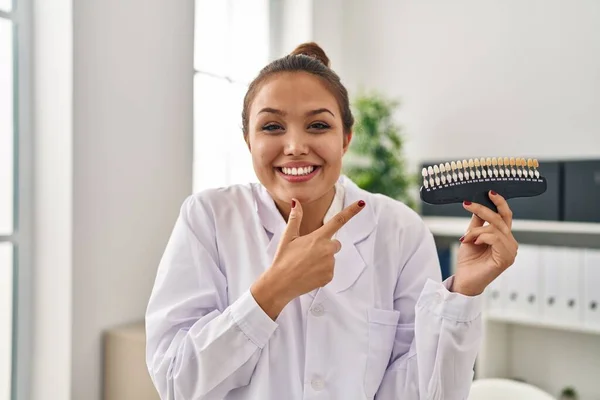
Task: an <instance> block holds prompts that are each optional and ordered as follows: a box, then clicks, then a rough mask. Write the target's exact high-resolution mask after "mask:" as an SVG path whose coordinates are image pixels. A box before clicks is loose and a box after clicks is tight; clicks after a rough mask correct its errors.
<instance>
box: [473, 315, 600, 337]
mask: <svg viewBox="0 0 600 400" xmlns="http://www.w3.org/2000/svg"><path fill="white" fill-rule="evenodd" d="M483 317H484V319H485V320H486V321H491V322H501V323H507V324H513V325H524V326H531V327H536V328H547V329H556V330H562V331H569V332H580V333H590V334H594V335H600V326H587V325H584V324H583V323H575V322H574V323H567V322H560V321H544V320H539V319H537V320H536V319H533V317H525V316H519V315H510V314H508V315H507V314H504V313H498V312H491V311H486V312H485V313H484V314H483Z"/></svg>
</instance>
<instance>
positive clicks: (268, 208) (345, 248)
mask: <svg viewBox="0 0 600 400" xmlns="http://www.w3.org/2000/svg"><path fill="white" fill-rule="evenodd" d="M339 182H340V183H341V184H342V185H343V186H344V192H345V196H344V201H343V207H342V208H345V207H347V206H349V205H350V204H352V203H354V202H356V201H358V200H361V199H364V200H366V201H367V208H366V209H364V210H363V211H361V212H360V213H358V215H356V216H355V217H354V218H352V219H351V220H350V221H348V222H347V223H346V224H345V225H344V226H343V227H342V228H341V229H340V230H339V231H338V233H337V236H336V237H335V238H336V239H337V240H339V241H340V243H341V244H342V249H341V250H340V251H339V252H338V253H337V254H336V255H335V271H334V276H333V279H332V280H331V282H329V283H328V284H327V285H326V286H325V288H327V289H328V290H330V291H333V292H334V293H339V292H342V291H344V290H346V289H348V288H349V287H350V286H352V285H353V284H354V282H355V281H356V280H357V279H358V277H359V276H360V275H361V274H362V272H363V270H364V269H365V267H366V266H367V263H366V262H365V260H371V259H372V254H370V249H371V247H372V246H367V247H364V246H363V247H361V252H362V254H361V252H359V250H358V247H357V246H358V245H359V243H361V242H363V241H364V240H365V239H366V238H367V237H368V236H369V235H370V234H371V232H373V230H374V229H375V226H376V224H375V212H374V210H373V207H369V205H370V204H369V199H372V197H371V196H370V195H369V193H367V192H365V191H363V190H361V189H360V188H359V187H358V186H356V184H354V182H352V181H351V180H349V179H348V178H346V177H344V176H342V177H340V181H339ZM253 189H254V198H255V202H256V204H255V205H256V211H257V214H258V217H259V219H260V221H261V223H262V225H263V226H264V228H265V230H266V231H267V235H265V240H266V241H267V243H266V246H267V257H268V260H269V262H271V261H272V260H273V258H274V257H275V252H276V251H277V247H278V245H279V240H280V238H281V234H282V233H283V230H284V229H285V221H284V219H283V217H282V216H281V214H280V213H279V210H278V209H277V207H276V206H275V202H274V201H273V199H272V198H271V196H270V194H269V193H268V192H267V191H266V189H265V188H264V187H263V186H262V185H259V184H257V185H254V186H253ZM367 196H368V197H369V199H367V198H366V197H367ZM336 214H337V212H336ZM366 252H369V254H366ZM311 295H314V292H313V293H311Z"/></svg>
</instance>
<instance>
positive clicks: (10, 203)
mask: <svg viewBox="0 0 600 400" xmlns="http://www.w3.org/2000/svg"><path fill="white" fill-rule="evenodd" d="M12 11H13V10H12V4H11V1H10V0H0V399H1V400H8V399H10V397H11V380H12V358H13V357H12V353H13V352H12V348H13V345H12V327H13V292H14V291H13V271H14V262H13V247H14V246H15V218H14V214H15V207H14V197H15V187H16V180H15V157H14V155H15V140H14V138H15V137H16V135H15V118H14V115H15V104H14V98H15V94H16V93H15V86H16V85H15V79H14V76H15V73H14V62H15V55H16V51H15V48H14V34H13V32H14V21H13V14H12Z"/></svg>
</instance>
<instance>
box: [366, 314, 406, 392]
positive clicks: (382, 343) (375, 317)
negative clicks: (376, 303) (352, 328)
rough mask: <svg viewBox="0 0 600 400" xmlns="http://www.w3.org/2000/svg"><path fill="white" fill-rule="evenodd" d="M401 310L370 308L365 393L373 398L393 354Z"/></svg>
mask: <svg viewBox="0 0 600 400" xmlns="http://www.w3.org/2000/svg"><path fill="white" fill-rule="evenodd" d="M399 318H400V312H399V311H396V310H382V309H379V308H370V309H368V319H369V352H368V354H367V366H366V370H365V383H364V384H365V394H366V395H367V398H369V399H370V398H373V397H374V396H375V394H376V393H377V389H379V385H381V381H382V380H383V376H384V374H385V371H386V369H387V366H388V364H389V361H390V357H391V355H392V350H393V348H394V339H395V337H396V328H397V326H398V319H399Z"/></svg>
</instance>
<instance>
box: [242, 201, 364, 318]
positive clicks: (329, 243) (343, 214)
mask: <svg viewBox="0 0 600 400" xmlns="http://www.w3.org/2000/svg"><path fill="white" fill-rule="evenodd" d="M294 201H295V206H294V207H293V208H292V209H291V212H290V216H289V218H288V223H287V226H286V229H285V231H284V232H283V234H282V236H281V239H280V241H279V246H278V248H277V251H276V253H275V257H274V259H273V264H272V265H271V268H270V269H268V270H267V271H265V273H264V274H263V275H262V276H261V278H259V279H258V280H257V281H256V283H255V284H254V285H253V286H252V288H251V292H252V295H253V296H254V298H255V300H256V302H257V303H258V304H259V305H260V306H261V307H262V308H263V310H264V311H265V312H266V313H267V314H268V315H269V316H270V317H271V318H272V319H273V320H275V319H276V318H277V316H278V315H279V313H280V312H281V310H282V309H283V307H285V305H286V304H287V303H289V302H290V301H291V300H293V299H294V298H296V297H298V296H301V295H303V294H304V293H308V292H310V291H312V290H314V289H317V288H319V287H322V286H325V285H326V284H328V283H329V282H330V281H331V280H332V279H333V269H334V265H335V258H334V256H335V253H337V252H338V251H340V249H341V248H342V245H341V243H340V242H339V241H338V240H336V239H332V237H333V235H334V234H335V233H336V232H337V231H338V230H339V229H340V228H341V227H342V226H344V225H345V224H346V223H347V222H348V221H349V220H350V219H351V218H352V217H354V216H355V215H357V214H358V213H359V212H360V211H361V210H362V209H363V208H364V206H365V203H364V201H362V200H361V201H357V202H355V203H353V204H351V205H350V206H348V207H346V208H345V209H344V210H342V211H340V212H339V213H338V214H337V215H336V216H334V217H333V218H332V219H331V220H330V221H329V222H327V223H326V224H325V225H323V226H322V227H320V228H319V229H317V230H316V231H314V232H312V233H310V234H308V235H305V236H300V225H301V223H302V205H301V204H300V202H299V201H297V200H294Z"/></svg>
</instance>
